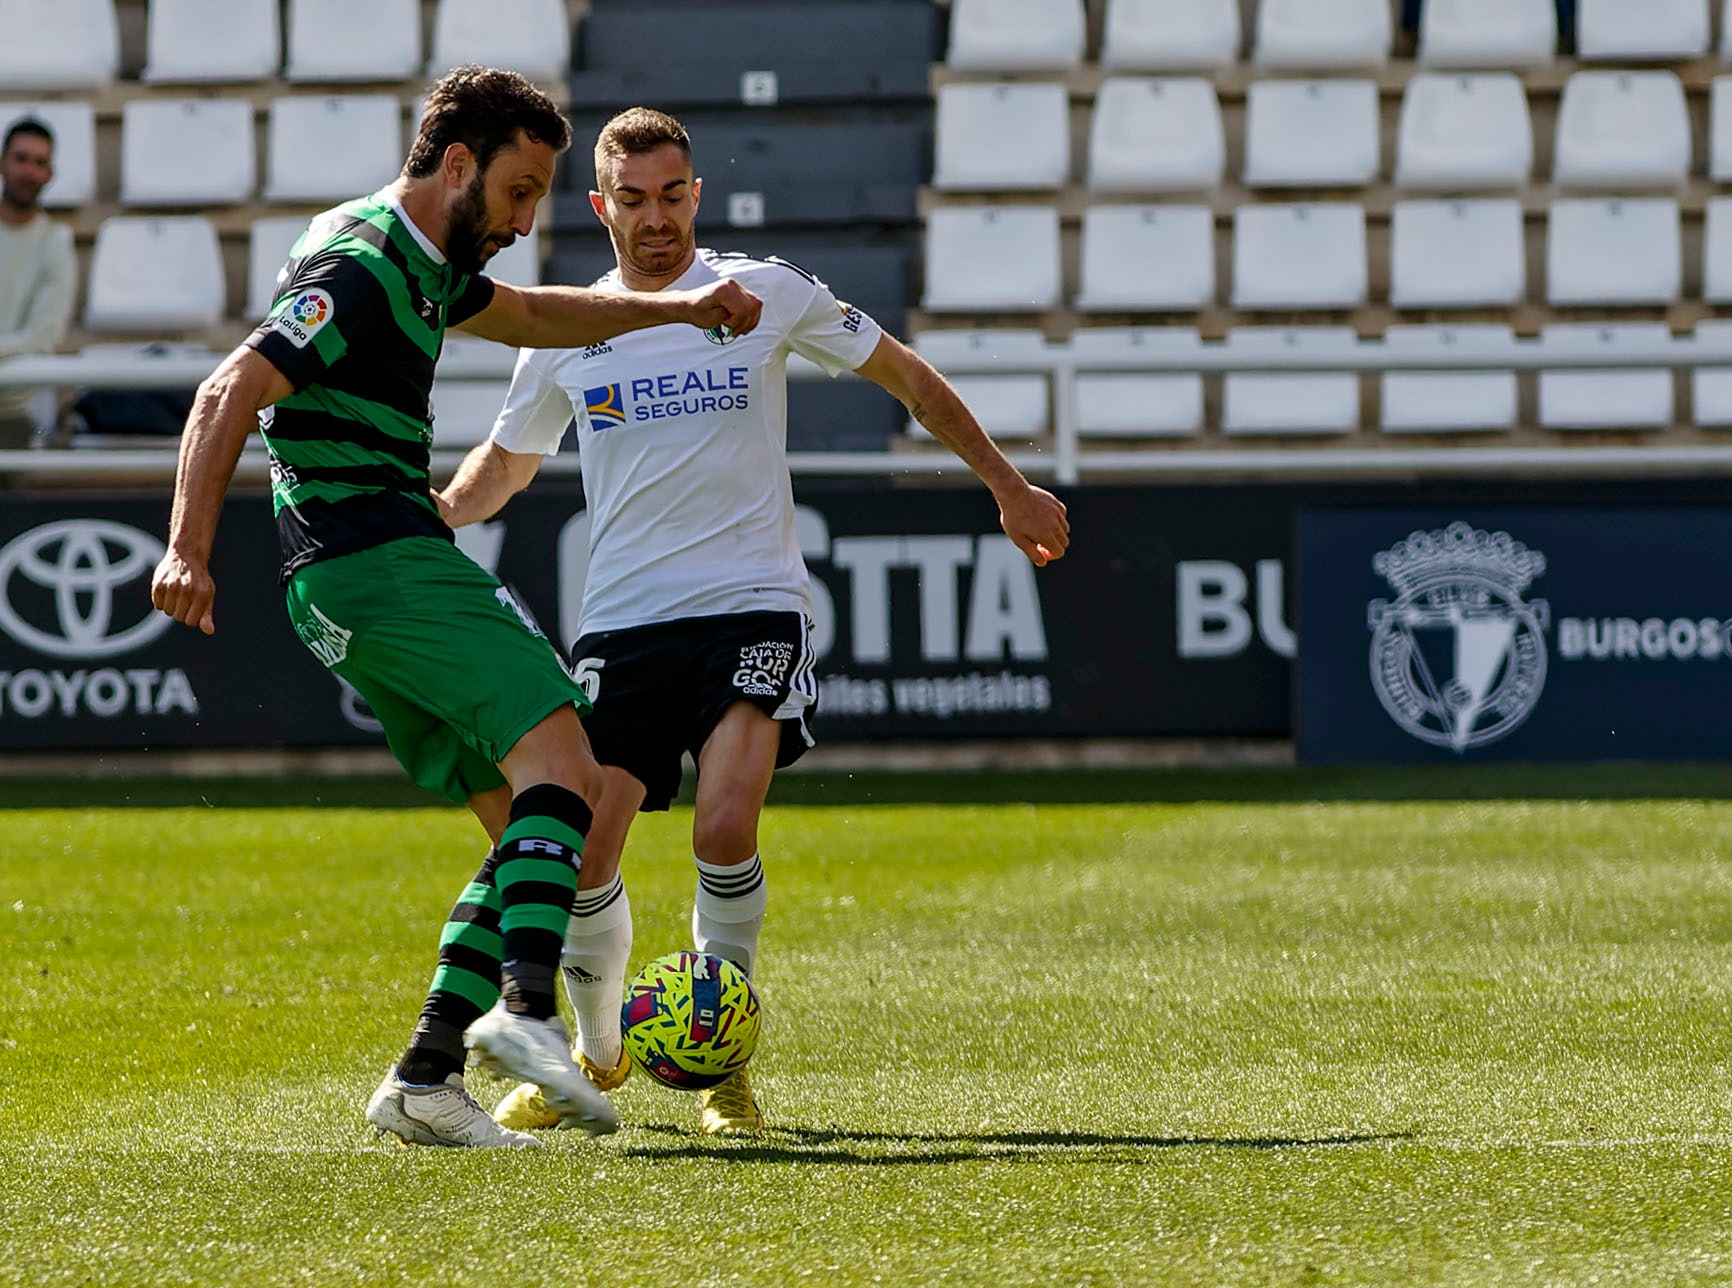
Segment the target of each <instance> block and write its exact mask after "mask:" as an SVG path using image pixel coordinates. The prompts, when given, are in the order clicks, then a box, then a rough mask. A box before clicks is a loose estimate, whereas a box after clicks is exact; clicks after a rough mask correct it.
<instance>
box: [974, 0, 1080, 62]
mask: <svg viewBox="0 0 1732 1288" xmlns="http://www.w3.org/2000/svg"><path fill="white" fill-rule="evenodd" d="M1085 34H1086V24H1085V22H1084V17H1083V0H952V2H951V5H950V52H949V55H948V57H947V59H946V61H948V62H949V64H950V65H951V66H952V67H954V68H957V69H958V70H964V71H1004V72H1011V71H1048V70H1051V71H1061V70H1064V69H1065V68H1069V67H1075V66H1076V65H1077V64H1078V63H1080V62H1081V61H1082V56H1083V40H1084V36H1085Z"/></svg>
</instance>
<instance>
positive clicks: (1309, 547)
mask: <svg viewBox="0 0 1732 1288" xmlns="http://www.w3.org/2000/svg"><path fill="white" fill-rule="evenodd" d="M1299 531H1300V542H1299V568H1300V586H1301V595H1302V599H1301V601H1300V603H1301V608H1300V628H1301V630H1302V631H1303V633H1304V639H1305V649H1304V654H1303V657H1302V659H1301V661H1300V665H1299V702H1298V730H1297V732H1298V748H1299V754H1300V756H1301V758H1303V759H1305V760H1311V761H1320V762H1337V763H1339V762H1367V761H1449V760H1457V759H1462V758H1470V759H1475V760H1612V759H1651V760H1709V759H1722V758H1725V757H1727V756H1732V560H1729V559H1728V552H1729V551H1732V508H1725V509H1706V508H1697V507H1691V506H1672V507H1667V508H1664V509H1656V508H1642V509H1637V508H1630V507H1622V508H1610V507H1582V508H1571V509H1567V510H1559V509H1545V510H1542V509H1485V508H1474V507H1452V508H1449V509H1433V510H1390V511H1370V512H1327V511H1312V512H1307V513H1306V514H1304V515H1303V516H1302V518H1301V520H1300V529H1299Z"/></svg>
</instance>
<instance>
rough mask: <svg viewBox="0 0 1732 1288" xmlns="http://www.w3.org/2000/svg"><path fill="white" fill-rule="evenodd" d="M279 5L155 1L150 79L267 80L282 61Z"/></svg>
mask: <svg viewBox="0 0 1732 1288" xmlns="http://www.w3.org/2000/svg"><path fill="white" fill-rule="evenodd" d="M280 22H281V17H280V14H279V12H278V6H277V0H150V24H149V29H148V36H147V46H148V53H147V57H146V59H145V64H144V79H145V80H147V81H151V82H154V83H156V84H169V85H186V84H194V83H202V82H210V81H221V82H234V81H256V80H264V79H266V78H268V77H271V76H275V75H276V74H277V66H278V64H280V63H281V62H282V36H281V33H280V30H279V26H278V24H279V23H280Z"/></svg>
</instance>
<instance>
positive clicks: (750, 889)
mask: <svg viewBox="0 0 1732 1288" xmlns="http://www.w3.org/2000/svg"><path fill="white" fill-rule="evenodd" d="M696 863H697V865H698V892H697V894H696V896H694V897H693V899H692V943H693V944H694V945H696V947H697V950H698V951H699V952H700V953H714V954H715V955H716V956H718V957H725V958H726V959H727V960H728V961H731V962H733V963H734V965H736V966H738V967H739V968H740V969H741V970H743V971H745V972H746V974H747V975H750V974H751V973H752V966H753V964H754V962H755V961H756V959H757V956H758V933H759V932H760V931H761V930H763V928H764V905H765V904H766V903H767V902H768V900H769V893H770V892H769V889H768V887H766V886H765V884H764V865H763V863H761V862H760V861H759V859H758V856H757V855H755V854H754V855H753V856H752V857H751V858H749V859H747V860H746V861H745V862H744V863H733V864H729V865H727V866H726V867H724V866H722V865H721V864H719V863H705V862H704V861H703V860H702V859H698V860H696Z"/></svg>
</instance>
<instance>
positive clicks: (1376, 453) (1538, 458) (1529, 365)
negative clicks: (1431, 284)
mask: <svg viewBox="0 0 1732 1288" xmlns="http://www.w3.org/2000/svg"><path fill="white" fill-rule="evenodd" d="M495 349H497V346H488V347H487V349H486V350H481V349H470V348H469V347H468V346H467V345H454V346H453V348H452V349H451V350H450V351H449V352H448V353H447V355H446V357H445V358H444V359H442V360H441V363H440V367H439V375H440V378H441V379H442V380H451V379H501V378H504V377H506V376H509V375H510V360H509V352H508V351H503V350H501V351H498V352H495V351H493V350H495ZM502 354H504V356H503V357H502V356H501V355H502ZM220 356H221V355H218V354H212V353H188V352H169V353H164V354H145V353H132V352H114V351H111V350H110V351H95V352H85V353H79V354H65V355H48V356H32V357H20V358H11V359H8V360H5V361H0V388H3V387H7V386H25V387H33V388H34V387H51V388H62V389H72V388H82V389H188V388H191V387H193V386H195V385H197V384H198V383H199V381H201V380H203V379H204V378H205V376H207V375H209V374H210V372H211V370H212V368H213V367H214V366H215V365H216V363H217V362H218V361H219V360H220ZM943 367H944V371H945V373H946V374H947V375H953V376H954V375H976V374H1002V373H1007V372H1021V373H1043V374H1046V375H1048V376H1049V377H1050V379H1051V380H1052V413H1053V417H1052V424H1053V446H1052V449H1051V450H1050V451H1043V450H1014V449H1013V450H1010V451H1008V452H1007V453H1006V454H1007V455H1008V456H1009V457H1010V459H1011V460H1012V461H1014V462H1015V463H1016V464H1017V466H1018V467H1019V468H1020V469H1022V470H1023V471H1024V472H1025V473H1027V474H1029V475H1030V476H1031V477H1036V478H1044V479H1052V480H1056V481H1057V482H1059V483H1065V484H1069V483H1076V482H1078V481H1080V480H1082V479H1083V478H1085V477H1089V476H1094V477H1100V476H1103V475H1113V474H1121V475H1122V474H1126V473H1132V472H1134V473H1136V474H1138V475H1139V476H1143V477H1160V476H1163V475H1171V476H1195V475H1198V474H1218V473H1226V474H1241V475H1243V474H1258V473H1270V472H1279V473H1282V474H1289V475H1291V474H1321V473H1329V474H1338V475H1392V474H1400V475H1407V474H1483V473H1486V472H1490V471H1499V472H1503V471H1507V472H1513V473H1534V472H1563V471H1570V472H1578V471H1579V472H1615V473H1628V474H1656V473H1675V472H1682V471H1694V472H1710V473H1732V441H1729V442H1728V443H1727V444H1726V445H1725V446H1720V445H1717V444H1705V445H1686V446H1668V445H1665V444H1654V445H1642V446H1627V447H1625V446H1618V447H1605V446H1595V445H1584V446H1580V447H1496V446H1493V447H1483V446H1480V447H1427V448H1398V447H1389V448H1383V447H1379V448H1375V449H1369V450H1355V449H1345V448H1297V449H1295V448H1275V449H1269V448H1240V449H1232V450H1199V449H1195V448H1192V447H1188V446H1187V447H1184V448H1181V449H1178V450H1173V449H1162V448H1144V449H1141V450H1092V451H1089V452H1083V451H1082V450H1081V448H1080V446H1079V442H1078V434H1077V417H1076V378H1077V374H1078V372H1079V371H1086V372H1135V373H1141V374H1148V375H1161V374H1176V375H1217V374H1258V375H1268V374H1282V373H1286V374H1293V373H1371V374H1375V373H1383V372H1404V373H1405V372H1438V371H1449V372H1464V373H1465V372H1474V373H1506V372H1532V371H1570V370H1620V371H1621V370H1643V369H1655V368H1670V369H1696V368H1704V367H1722V368H1727V369H1729V370H1732V338H1728V339H1713V340H1702V339H1697V338H1695V337H1687V336H1685V337H1668V338H1659V337H1656V338H1653V339H1648V338H1647V337H1631V338H1628V339H1621V340H1620V342H1619V343H1618V344H1617V345H1616V346H1615V347H1611V346H1608V345H1606V344H1605V343H1603V342H1600V341H1598V340H1596V339H1594V338H1592V337H1589V336H1574V335H1572V336H1560V337H1555V338H1550V339H1542V340H1500V339H1495V338H1492V337H1484V336H1466V337H1463V338H1461V339H1460V340H1458V341H1457V342H1456V343H1454V344H1451V345H1448V346H1439V347H1438V348H1436V349H1431V350H1425V349H1409V348H1405V347H1404V348H1390V347H1389V346H1388V345H1387V344H1386V343H1385V342H1383V341H1381V340H1366V341H1360V342H1358V343H1357V344H1354V345H1343V346H1342V347H1340V348H1329V349H1316V350H1307V349H1297V348H1295V349H1286V350H1282V351H1280V352H1259V353H1247V352H1245V351H1244V350H1243V349H1242V348H1239V347H1237V346H1234V345H1232V344H1230V343H1206V342H1202V341H1198V342H1196V343H1195V344H1193V345H1183V346H1181V345H1165V344H1163V345H1162V346H1160V351H1159V352H1150V353H1147V354H1127V355H1123V356H1118V357H1107V356H1103V355H1095V354H1090V355H1088V356H1087V357H1086V358H1083V357H1080V356H1079V355H1078V354H1077V353H1075V352H1074V350H1073V349H1072V347H1071V346H1070V345H1069V344H1068V343H1063V342H1059V343H1054V344H1050V345H1047V346H1045V347H1044V348H1043V349H1042V350H1041V351H1039V352H1035V353H1018V354H1017V355H1016V357H1015V358H1014V359H999V358H993V357H992V356H990V355H986V354H981V355H973V356H970V357H968V358H966V359H962V358H957V359H954V360H946V361H945V362H944V364H943ZM789 375H790V377H791V378H794V379H806V378H811V377H817V378H822V376H821V373H819V371H818V369H817V368H816V367H813V366H810V364H797V363H790V365H789ZM462 456H463V450H462V449H444V450H440V449H436V450H435V451H434V452H433V465H434V468H435V470H436V471H437V470H450V469H453V468H455V467H456V464H457V462H458V461H459V460H460V459H461V458H462ZM788 463H789V465H790V467H791V468H792V469H793V470H794V472H795V473H805V474H861V475H887V474H929V475H944V474H958V473H962V472H964V471H965V470H966V467H965V466H963V465H962V464H961V463H960V462H959V461H957V460H956V459H955V458H954V457H953V456H951V455H950V454H949V453H948V452H945V451H943V450H942V449H933V450H930V451H910V452H791V453H789V456H788ZM546 468H547V469H548V470H549V471H550V472H560V473H567V472H574V471H575V470H576V468H577V461H576V459H575V456H574V455H573V454H566V455H564V456H559V457H554V458H552V459H550V460H549V461H548V463H547V466H546ZM155 472H160V473H161V475H162V477H163V478H164V479H168V478H172V476H173V459H172V453H170V452H168V451H165V450H163V449H162V448H155V449H116V448H107V449H103V450H92V451H0V473H12V474H50V473H52V474H88V475H90V476H92V477H93V478H95V477H102V476H112V475H121V474H124V475H139V474H151V473H155Z"/></svg>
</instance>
